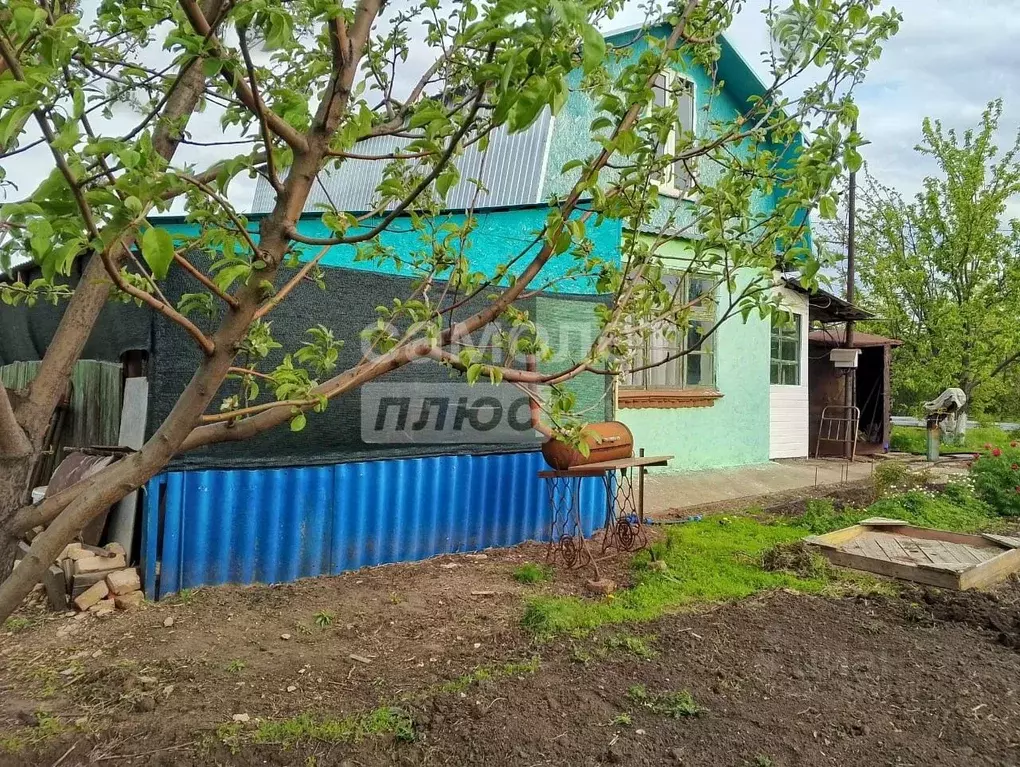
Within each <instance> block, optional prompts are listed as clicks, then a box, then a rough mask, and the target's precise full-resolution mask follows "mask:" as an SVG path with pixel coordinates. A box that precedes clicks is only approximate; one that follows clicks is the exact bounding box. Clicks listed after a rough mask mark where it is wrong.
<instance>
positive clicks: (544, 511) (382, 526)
mask: <svg viewBox="0 0 1020 767" xmlns="http://www.w3.org/2000/svg"><path fill="white" fill-rule="evenodd" d="M544 468H545V463H544V461H543V460H542V456H541V454H540V453H537V452H532V453H512V454H505V455H473V456H472V455H453V456H439V457H433V458H403V459H393V460H384V461H367V462H362V463H343V464H337V465H334V466H317V467H298V468H288V469H225V470H207V471H187V472H172V473H169V474H165V475H162V476H160V477H157V478H156V479H154V480H152V482H150V485H149V488H148V490H149V494H148V502H147V504H146V524H145V541H144V543H143V546H144V551H145V563H144V569H145V574H146V584H145V586H146V593H147V594H148V595H149V597H150V598H155V597H157V596H158V597H163V596H166V595H167V594H172V593H174V592H176V591H180V590H181V589H183V588H193V587H196V586H206V585H215V584H222V583H276V582H281V581H291V580H294V579H296V578H302V577H309V576H315V575H324V574H328V573H332V574H336V573H341V572H344V571H346V570H354V569H357V568H359V567H364V566H366V565H378V564H383V563H388V562H408V561H414V560H418V559H424V558H426V557H431V556H435V555H437V554H449V553H455V552H462V551H476V550H478V549H483V548H486V547H489V546H510V545H513V544H515V543H520V542H521V541H526V540H547V539H548V537H549V511H548V506H547V503H548V501H547V496H546V490H545V486H544V484H543V482H542V481H541V480H539V479H538V478H537V476H536V473H537V472H539V471H541V470H542V469H544ZM604 508H605V490H604V489H603V485H602V481H601V480H597V479H595V480H584V482H583V490H582V509H583V510H584V511H585V518H584V526H585V534H586V535H590V534H591V532H592V530H593V529H594V528H595V526H597V525H598V524H600V523H601V522H602V518H603V515H604ZM161 518H162V520H161ZM157 560H158V561H159V562H160V569H159V579H158V583H159V585H158V589H157V587H156V562H157Z"/></svg>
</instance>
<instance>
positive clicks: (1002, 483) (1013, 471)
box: [971, 441, 1020, 517]
mask: <svg viewBox="0 0 1020 767" xmlns="http://www.w3.org/2000/svg"><path fill="white" fill-rule="evenodd" d="M971 476H973V477H974V490H975V491H976V492H977V495H978V497H979V498H981V499H982V500H983V501H984V502H985V503H987V504H988V505H989V506H991V507H992V509H994V510H995V512H996V513H998V514H1001V515H1003V516H1006V517H1020V445H1018V443H1017V442H1016V441H1012V442H1010V443H1008V444H1006V445H1004V446H1001V447H999V446H991V447H990V448H988V449H986V450H985V451H984V452H983V453H982V454H981V456H980V457H979V458H977V459H976V460H975V461H974V465H973V466H972V467H971Z"/></svg>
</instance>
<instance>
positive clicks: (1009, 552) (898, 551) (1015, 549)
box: [805, 517, 1020, 591]
mask: <svg viewBox="0 0 1020 767" xmlns="http://www.w3.org/2000/svg"><path fill="white" fill-rule="evenodd" d="M805 540H806V542H807V543H809V544H811V545H813V546H817V547H818V549H819V550H820V552H821V553H822V554H823V555H824V556H825V557H826V559H828V560H829V561H830V562H832V563H833V564H834V565H839V566H841V567H851V568H853V569H855V570H866V571H868V572H872V573H878V574H879V575H888V576H890V577H892V578H901V579H903V580H908V581H916V582H917V583H925V584H928V585H929V586H939V587H940V588H946V589H957V590H961V591H962V590H965V589H978V588H984V587H985V586H990V585H992V584H993V583H998V582H999V581H1001V580H1004V579H1005V578H1006V577H1007V576H1009V575H1010V574H1011V573H1014V572H1017V571H1018V570H1020V538H1010V537H1007V536H1003V535H987V534H986V535H964V534H962V533H951V532H949V531H947V530H932V529H930V528H926V527H913V526H911V525H910V524H908V523H906V522H904V521H903V520H900V519H883V518H880V517H876V518H873V519H865V520H863V521H862V522H861V523H860V524H857V525H854V526H853V527H846V528H843V529H842V530H836V531H834V532H831V533H827V534H825V535H816V536H811V537H810V538H807V539H805Z"/></svg>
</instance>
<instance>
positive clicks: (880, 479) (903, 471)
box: [875, 461, 909, 496]
mask: <svg viewBox="0 0 1020 767" xmlns="http://www.w3.org/2000/svg"><path fill="white" fill-rule="evenodd" d="M908 474H909V470H908V469H907V465H906V464H905V463H903V462H902V461H883V462H882V463H880V464H878V466H876V467H875V492H876V493H878V495H880V496H881V495H885V494H886V493H887V492H889V490H891V489H892V488H895V487H899V486H901V485H903V484H905V483H906V481H907V475H908Z"/></svg>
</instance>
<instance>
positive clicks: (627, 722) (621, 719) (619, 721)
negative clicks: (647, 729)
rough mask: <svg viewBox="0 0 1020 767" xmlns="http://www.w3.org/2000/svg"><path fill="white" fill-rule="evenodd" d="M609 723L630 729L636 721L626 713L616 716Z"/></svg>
mask: <svg viewBox="0 0 1020 767" xmlns="http://www.w3.org/2000/svg"><path fill="white" fill-rule="evenodd" d="M609 723H610V724H612V725H615V726H617V727H630V726H631V725H632V724H634V720H633V719H632V718H631V716H630V714H628V713H627V712H626V711H624V712H622V713H619V714H617V715H616V716H614V717H613V718H612V720H611V721H610V722H609Z"/></svg>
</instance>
